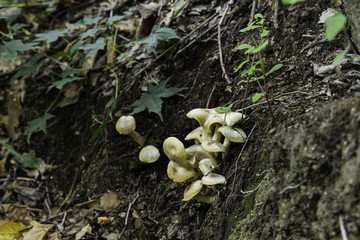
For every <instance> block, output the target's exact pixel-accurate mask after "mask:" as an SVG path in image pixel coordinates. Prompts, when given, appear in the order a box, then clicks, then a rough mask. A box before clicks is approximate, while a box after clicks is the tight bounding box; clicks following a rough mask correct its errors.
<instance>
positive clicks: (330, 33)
mask: <svg viewBox="0 0 360 240" xmlns="http://www.w3.org/2000/svg"><path fill="white" fill-rule="evenodd" d="M345 24H346V17H345V16H344V15H343V14H342V13H340V12H337V13H335V15H334V16H332V17H328V18H326V20H325V25H326V30H325V34H326V38H327V40H328V41H332V40H334V38H335V37H336V35H337V34H338V33H339V32H340V31H341V30H342V29H343V28H344V27H345Z"/></svg>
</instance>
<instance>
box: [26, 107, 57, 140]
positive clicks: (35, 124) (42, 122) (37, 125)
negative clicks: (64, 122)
mask: <svg viewBox="0 0 360 240" xmlns="http://www.w3.org/2000/svg"><path fill="white" fill-rule="evenodd" d="M53 117H55V116H54V115H52V114H50V113H45V114H44V115H43V116H41V117H39V118H36V119H34V120H32V121H30V122H29V127H28V129H26V130H25V132H24V133H25V134H27V143H28V144H30V138H31V135H32V134H33V133H34V132H35V131H38V130H41V131H43V132H44V133H46V121H47V120H49V119H50V118H53Z"/></svg>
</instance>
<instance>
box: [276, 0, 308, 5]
mask: <svg viewBox="0 0 360 240" xmlns="http://www.w3.org/2000/svg"><path fill="white" fill-rule="evenodd" d="M281 1H282V3H283V4H295V3H298V2H304V1H305V0H281Z"/></svg>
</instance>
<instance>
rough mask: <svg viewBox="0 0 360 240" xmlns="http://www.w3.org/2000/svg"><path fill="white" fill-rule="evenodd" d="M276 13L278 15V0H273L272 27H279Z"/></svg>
mask: <svg viewBox="0 0 360 240" xmlns="http://www.w3.org/2000/svg"><path fill="white" fill-rule="evenodd" d="M278 15H279V0H275V6H274V20H273V22H274V28H279V23H278Z"/></svg>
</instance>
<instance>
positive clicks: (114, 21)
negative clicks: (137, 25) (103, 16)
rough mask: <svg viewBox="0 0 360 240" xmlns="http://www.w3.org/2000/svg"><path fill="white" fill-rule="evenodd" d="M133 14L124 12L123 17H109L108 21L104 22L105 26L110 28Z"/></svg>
mask: <svg viewBox="0 0 360 240" xmlns="http://www.w3.org/2000/svg"><path fill="white" fill-rule="evenodd" d="M132 14H133V12H130V11H128V12H125V15H117V16H116V15H115V16H112V17H109V18H108V20H107V21H106V23H107V24H109V25H110V26H111V25H113V24H114V23H117V22H120V21H121V20H123V19H124V18H126V17H128V16H130V15H132Z"/></svg>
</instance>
